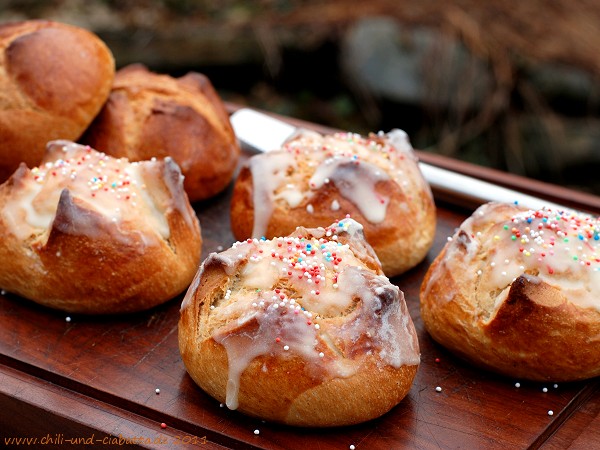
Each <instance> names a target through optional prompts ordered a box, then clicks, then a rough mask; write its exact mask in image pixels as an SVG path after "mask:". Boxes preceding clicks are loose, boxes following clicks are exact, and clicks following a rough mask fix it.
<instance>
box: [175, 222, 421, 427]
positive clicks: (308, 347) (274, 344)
mask: <svg viewBox="0 0 600 450" xmlns="http://www.w3.org/2000/svg"><path fill="white" fill-rule="evenodd" d="M179 347H180V350H181V355H182V359H183V362H184V363H185V366H186V368H187V371H188V372H189V374H190V375H191V377H192V378H193V379H194V381H195V382H196V383H197V384H198V385H199V386H200V387H201V388H202V389H203V390H204V391H206V392H207V393H208V394H209V395H211V396H212V397H214V398H215V399H217V400H218V401H219V402H222V403H225V404H226V405H227V406H228V407H229V408H231V409H237V410H239V411H241V412H243V413H245V414H248V415H251V416H254V417H258V418H261V419H264V420H269V421H273V422H279V423H284V424H288V425H295V426H311V427H326V426H337V425H349V424H355V423H359V422H364V421H367V420H369V419H373V418H375V417H378V416H381V415H382V414H384V413H385V412H387V411H389V410H390V409H391V408H393V407H394V406H395V405H396V404H398V403H399V402H400V401H401V400H402V398H404V397H405V395H406V394H407V393H408V391H409V389H410V387H411V385H412V382H413V379H414V376H415V373H416V371H417V368H418V365H419V362H420V355H419V346H418V341H417V336H416V333H415V329H414V325H413V323H412V320H411V318H410V316H409V313H408V311H407V308H406V304H405V301H404V295H403V293H402V292H401V291H400V290H399V289H398V287H397V286H395V285H393V284H391V283H390V282H389V280H388V279H387V278H386V277H385V276H384V275H383V273H382V271H381V266H380V265H379V262H378V260H377V257H376V255H375V254H374V252H373V250H372V248H371V247H370V246H369V244H367V243H366V241H365V240H364V236H363V234H362V227H361V225H360V224H358V223H357V222H355V221H353V220H351V219H344V220H342V221H341V222H339V223H338V222H336V223H335V224H333V225H331V226H330V227H328V228H317V229H305V228H302V227H299V228H298V229H297V230H296V231H295V232H294V233H292V234H291V235H290V236H288V237H280V238H275V239H273V240H265V239H260V240H259V239H248V240H247V241H243V242H237V243H236V244H234V245H233V247H232V248H230V249H228V250H226V251H224V252H222V253H218V254H217V253H212V254H211V255H210V256H209V257H208V258H207V259H206V260H205V261H204V263H203V265H202V267H201V269H200V270H199V272H198V274H197V275H196V278H195V279H194V281H193V283H192V285H191V286H190V289H189V290H188V292H187V295H186V297H185V299H184V301H183V303H182V307H181V318H180V322H179Z"/></svg>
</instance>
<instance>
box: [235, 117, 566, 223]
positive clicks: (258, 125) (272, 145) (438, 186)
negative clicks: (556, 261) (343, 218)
mask: <svg viewBox="0 0 600 450" xmlns="http://www.w3.org/2000/svg"><path fill="white" fill-rule="evenodd" d="M230 121H231V125H232V126H233V130H234V132H235V134H236V136H237V138H238V140H239V141H240V142H241V143H242V144H244V145H246V146H247V147H249V148H250V149H252V150H254V151H257V152H268V151H271V150H276V149H279V148H281V146H282V145H283V143H284V142H285V141H286V140H287V139H290V138H291V137H293V136H294V135H296V134H297V133H298V132H300V131H301V129H300V128H297V127H295V126H294V125H291V124H289V123H286V122H284V121H282V120H279V119H277V118H274V117H272V116H270V115H267V114H265V113H262V112H259V111H256V110H254V109H250V108H242V109H239V110H237V111H235V112H234V113H233V114H232V115H231V116H230ZM419 168H420V169H421V173H422V174H423V176H424V177H425V179H426V180H427V182H428V183H429V185H430V186H431V189H432V191H433V192H435V193H436V194H438V195H439V196H442V197H444V198H452V199H454V200H458V201H459V202H460V203H461V205H462V206H467V207H475V208H476V207H478V206H480V205H482V204H484V203H487V202H492V201H494V202H502V203H515V204H519V205H521V206H525V207H527V208H531V209H543V208H544V207H547V208H554V209H558V210H563V211H566V210H568V208H566V207H564V206H561V205H558V204H556V203H552V202H549V201H547V200H544V199H541V198H537V197H533V196H530V195H527V194H523V193H521V192H518V191H515V190H512V189H508V188H505V187H502V186H497V185H495V184H492V183H489V182H487V181H483V180H479V179H477V178H473V177H470V176H467V175H463V174H460V173H456V172H452V171H451V170H447V169H443V168H441V167H436V166H433V165H431V164H427V163H424V162H419Z"/></svg>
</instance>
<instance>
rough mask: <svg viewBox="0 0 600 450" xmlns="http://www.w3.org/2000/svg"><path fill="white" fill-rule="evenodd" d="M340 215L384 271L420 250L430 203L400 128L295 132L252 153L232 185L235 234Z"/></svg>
mask: <svg viewBox="0 0 600 450" xmlns="http://www.w3.org/2000/svg"><path fill="white" fill-rule="evenodd" d="M345 215H349V216H350V217H352V218H353V219H355V220H356V221H358V222H360V223H361V224H362V225H363V226H364V233H365V237H366V239H367V241H368V242H369V244H371V245H372V246H373V248H374V249H375V252H376V253H377V255H378V257H379V259H380V261H381V264H382V266H383V271H384V272H385V274H386V275H387V276H388V277H393V276H395V275H398V274H400V273H402V272H404V271H406V270H408V269H410V268H412V267H414V266H415V265H417V264H418V263H419V262H420V261H421V260H423V258H424V257H425V256H426V254H427V252H428V251H429V249H430V247H431V245H432V243H433V238H434V235H435V225H436V213H435V205H434V202H433V197H432V195H431V190H430V188H429V185H428V184H427V182H426V181H425V180H424V178H423V176H422V174H421V172H420V170H419V167H418V165H417V160H416V157H415V154H414V152H413V150H412V147H411V145H410V143H409V141H408V138H407V136H406V133H404V132H403V131H401V130H394V131H393V132H391V133H389V134H386V135H384V134H379V135H373V134H372V135H370V136H369V137H367V138H365V137H361V136H359V135H357V134H351V133H337V134H332V135H320V134H318V133H314V132H308V131H306V132H302V133H301V134H299V135H298V136H296V137H294V138H292V139H290V140H288V142H286V143H285V144H284V146H283V148H282V149H280V150H277V151H272V152H268V153H264V154H260V155H255V156H253V157H252V158H251V159H250V160H249V161H248V163H247V164H246V165H245V166H244V167H243V168H242V170H241V172H240V175H239V177H238V178H237V180H236V183H235V185H234V192H233V198H232V202H231V228H232V231H233V234H234V236H235V237H236V239H238V240H243V239H246V238H248V237H254V238H260V237H262V236H265V237H267V238H272V237H274V236H285V235H286V234H288V233H290V232H292V231H293V230H294V229H295V227H296V226H297V225H298V224H300V225H302V226H305V227H318V226H327V225H328V224H330V223H331V222H333V221H334V220H335V219H336V218H337V217H344V216H345Z"/></svg>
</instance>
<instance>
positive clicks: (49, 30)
mask: <svg viewBox="0 0 600 450" xmlns="http://www.w3.org/2000/svg"><path fill="white" fill-rule="evenodd" d="M114 73H115V64H114V60H113V57H112V53H111V52H110V50H109V49H108V48H107V47H106V45H105V44H104V43H103V42H102V41H101V40H100V39H99V38H98V37H97V36H96V35H94V34H92V33H90V32H89V31H87V30H84V29H82V28H79V27H75V26H71V25H66V24H62V23H57V22H52V21H46V20H30V21H23V22H15V23H8V24H4V25H1V26H0V155H1V157H0V182H2V181H5V180H6V179H7V178H8V177H9V176H10V175H11V174H12V173H13V172H14V171H15V170H16V169H17V167H18V165H19V164H20V163H21V162H24V163H26V164H27V165H28V166H29V167H34V166H36V165H38V164H39V162H40V161H41V159H42V157H43V155H44V152H45V149H46V143H47V142H48V141H50V140H54V139H67V140H75V139H77V138H79V136H80V135H81V134H82V133H83V131H84V130H85V129H86V128H87V127H88V125H89V124H90V123H91V122H92V120H93V118H94V117H95V116H96V114H97V113H98V111H100V108H101V107H102V105H103V104H104V102H105V101H106V99H107V98H108V94H109V92H110V88H111V85H112V82H113V78H114Z"/></svg>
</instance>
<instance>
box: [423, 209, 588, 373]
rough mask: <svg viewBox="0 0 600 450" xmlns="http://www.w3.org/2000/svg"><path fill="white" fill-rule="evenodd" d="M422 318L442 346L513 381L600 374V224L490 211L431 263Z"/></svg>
mask: <svg viewBox="0 0 600 450" xmlns="http://www.w3.org/2000/svg"><path fill="white" fill-rule="evenodd" d="M421 317H422V319H423V322H424V324H425V327H426V329H427V330H428V331H429V333H430V334H431V336H432V337H433V338H434V339H435V340H436V341H438V342H439V343H440V344H442V345H444V346H445V347H447V348H449V349H450V350H451V351H453V352H454V353H456V354H458V355H459V356H461V357H463V358H465V359H467V360H469V361H471V362H473V363H475V364H477V365H479V366H482V367H485V368H487V369H490V370H492V371H496V372H499V373H501V374H504V375H507V376H510V377H515V378H525V379H531V380H544V381H545V380H547V381H572V380H581V379H585V378H591V377H595V376H598V375H600V345H599V344H600V221H599V219H598V218H594V217H591V216H587V215H583V214H581V215H578V214H576V213H571V212H566V211H555V210H551V209H543V210H537V211H535V210H527V209H524V208H521V207H518V206H515V205H509V204H499V203H489V204H486V205H484V206H481V207H480V208H479V209H478V210H477V211H475V213H474V214H473V215H472V216H471V217H470V218H468V219H467V220H466V221H465V222H464V223H463V224H462V225H461V226H460V228H459V229H458V230H457V231H456V233H455V234H454V236H453V237H452V239H451V240H450V241H449V242H448V243H447V245H446V246H445V248H444V249H443V250H442V252H441V253H440V255H439V256H438V257H437V258H436V259H435V261H434V262H433V264H432V265H431V267H430V269H429V271H428V273H427V275H426V277H425V279H424V281H423V284H422V287H421Z"/></svg>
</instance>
